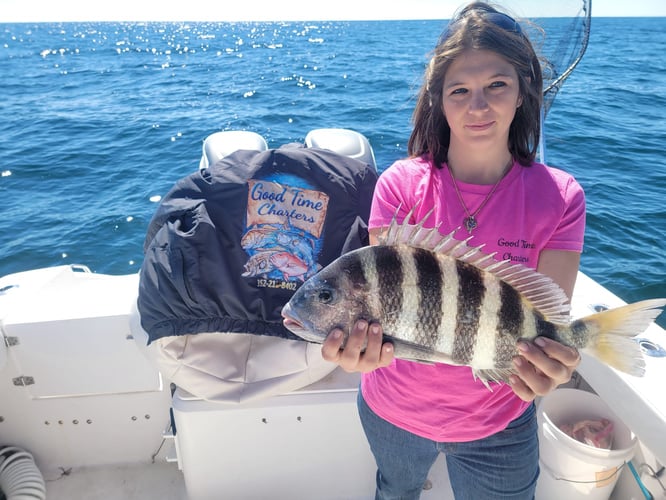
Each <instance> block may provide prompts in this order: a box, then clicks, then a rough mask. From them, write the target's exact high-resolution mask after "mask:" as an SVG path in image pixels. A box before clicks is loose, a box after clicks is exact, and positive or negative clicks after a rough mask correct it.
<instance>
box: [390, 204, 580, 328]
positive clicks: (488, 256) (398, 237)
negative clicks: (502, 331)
mask: <svg viewBox="0 0 666 500" xmlns="http://www.w3.org/2000/svg"><path fill="white" fill-rule="evenodd" d="M415 208H416V207H413V208H412V209H411V210H410V211H409V213H408V214H407V215H406V216H405V218H404V220H403V221H402V222H398V220H397V217H396V215H394V216H393V219H392V220H391V224H390V225H389V226H388V227H387V228H385V230H384V231H383V232H382V233H381V234H380V235H379V238H378V240H379V244H380V245H408V246H411V247H415V248H423V249H425V250H430V251H432V252H435V253H438V254H443V255H448V256H450V257H453V258H454V259H457V260H459V261H462V262H465V263H467V264H471V265H473V266H475V267H477V268H478V269H481V270H482V271H485V272H488V273H491V274H493V275H494V276H495V277H497V278H499V279H501V280H502V281H504V282H505V283H507V284H509V285H511V286H512V287H513V288H515V289H516V290H517V291H518V292H519V293H520V294H521V295H522V296H523V297H524V298H525V300H527V301H528V302H530V304H531V305H532V306H533V307H534V308H535V309H537V310H538V311H539V312H540V313H541V314H543V316H544V319H546V320H548V321H551V322H554V323H568V322H569V321H570V317H569V312H570V305H569V299H568V298H567V295H566V294H565V293H564V291H563V290H562V289H561V288H560V287H559V285H557V283H555V282H554V281H553V280H552V279H551V278H550V277H548V276H546V275H544V274H541V273H538V272H537V271H536V270H534V269H532V268H530V267H526V266H523V265H522V264H514V263H512V262H511V261H510V260H496V259H495V255H496V253H497V252H493V253H486V252H484V251H483V247H484V245H479V246H471V245H469V241H470V240H471V239H472V237H471V236H470V237H469V238H467V239H465V240H458V239H456V238H454V236H453V235H454V234H455V233H456V231H458V229H459V228H458V229H456V230H454V231H452V232H450V233H448V234H441V233H440V232H439V227H440V226H439V225H437V226H435V227H432V228H426V227H424V224H425V222H426V220H427V219H428V218H429V217H430V216H431V215H432V213H433V211H434V209H433V210H430V211H429V212H428V213H427V214H426V215H425V217H423V218H422V219H421V220H420V221H418V222H417V223H416V224H412V223H410V222H409V220H410V219H411V218H412V215H413V214H414V209H415Z"/></svg>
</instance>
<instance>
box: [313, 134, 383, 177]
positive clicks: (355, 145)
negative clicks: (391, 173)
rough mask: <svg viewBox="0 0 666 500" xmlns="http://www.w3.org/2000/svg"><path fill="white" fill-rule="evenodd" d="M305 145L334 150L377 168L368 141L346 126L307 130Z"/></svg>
mask: <svg viewBox="0 0 666 500" xmlns="http://www.w3.org/2000/svg"><path fill="white" fill-rule="evenodd" d="M305 146H306V147H308V148H320V149H328V150H330V151H334V152H336V153H338V154H341V155H345V156H348V157H349V158H354V159H356V160H359V161H362V162H363V163H367V164H368V165H372V167H374V168H375V169H377V162H376V161H375V154H374V152H373V150H372V147H371V146H370V141H368V138H367V137H365V136H364V135H363V134H361V133H360V132H356V131H355V130H350V129H346V128H319V129H315V130H312V131H310V132H308V134H307V135H306V136H305Z"/></svg>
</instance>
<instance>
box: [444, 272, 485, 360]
mask: <svg viewBox="0 0 666 500" xmlns="http://www.w3.org/2000/svg"><path fill="white" fill-rule="evenodd" d="M456 270H457V271H458V312H457V314H456V335H455V340H454V342H453V353H452V357H453V360H454V361H456V362H458V363H461V364H467V363H469V362H470V361H471V360H472V357H473V356H474V344H475V342H476V335H477V332H478V330H479V317H480V316H481V305H482V304H483V297H484V295H485V293H486V286H485V284H484V283H483V275H482V274H481V271H480V270H479V269H478V268H476V267H474V266H472V265H470V264H466V263H465V262H461V261H456Z"/></svg>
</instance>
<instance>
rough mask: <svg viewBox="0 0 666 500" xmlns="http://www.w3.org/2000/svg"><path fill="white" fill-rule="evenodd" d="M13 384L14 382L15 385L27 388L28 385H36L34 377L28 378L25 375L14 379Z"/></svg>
mask: <svg viewBox="0 0 666 500" xmlns="http://www.w3.org/2000/svg"><path fill="white" fill-rule="evenodd" d="M12 382H14V385H18V386H23V387H25V386H26V385H33V384H34V383H35V379H34V378H33V377H26V376H25V375H21V376H20V377H16V378H13V379H12Z"/></svg>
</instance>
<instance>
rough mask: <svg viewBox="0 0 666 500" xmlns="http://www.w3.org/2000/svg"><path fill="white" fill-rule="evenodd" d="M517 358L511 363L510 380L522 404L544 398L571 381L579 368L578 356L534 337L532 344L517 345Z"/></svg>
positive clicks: (565, 348)
mask: <svg viewBox="0 0 666 500" xmlns="http://www.w3.org/2000/svg"><path fill="white" fill-rule="evenodd" d="M518 350H519V351H520V355H519V356H516V357H515V358H514V359H513V365H514V367H515V370H516V374H515V375H511V377H509V381H510V383H511V386H512V387H513V392H515V393H516V395H517V396H518V397H519V398H521V399H523V400H524V401H532V400H533V399H534V398H536V397H537V396H544V395H546V394H548V393H549V392H551V391H552V390H553V389H555V388H556V387H557V386H559V385H560V384H564V383H566V382H568V381H569V380H570V379H571V375H573V372H574V370H575V369H576V368H577V367H578V365H579V364H580V354H579V353H578V351H577V350H576V349H574V348H572V347H567V346H565V345H563V344H560V343H559V342H555V341H554V340H551V339H548V338H544V337H537V339H536V340H535V341H534V343H531V342H525V341H520V342H519V343H518Z"/></svg>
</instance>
